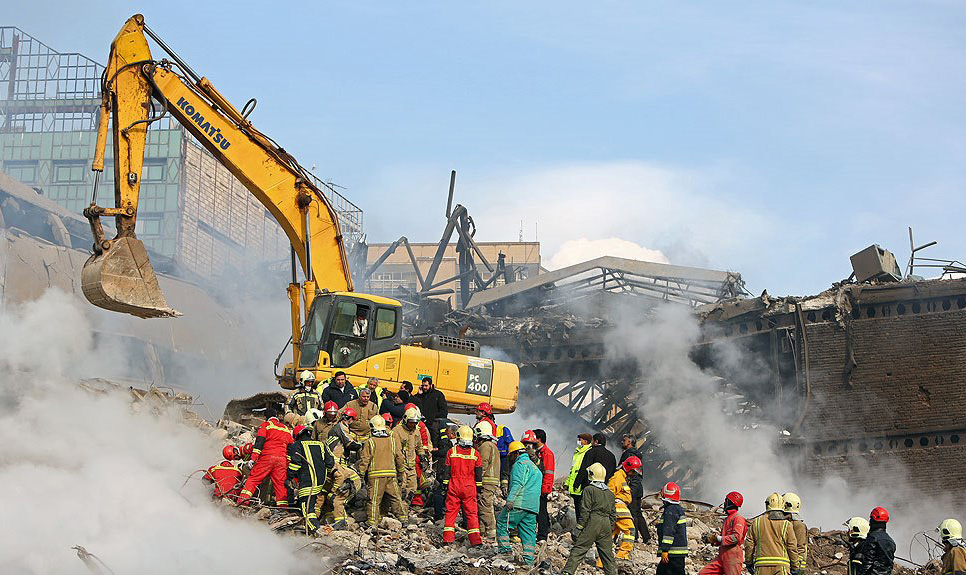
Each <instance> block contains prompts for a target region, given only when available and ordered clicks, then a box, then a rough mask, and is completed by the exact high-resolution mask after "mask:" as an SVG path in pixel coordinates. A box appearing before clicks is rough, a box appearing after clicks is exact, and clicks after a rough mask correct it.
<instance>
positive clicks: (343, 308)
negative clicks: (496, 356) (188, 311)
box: [82, 14, 519, 412]
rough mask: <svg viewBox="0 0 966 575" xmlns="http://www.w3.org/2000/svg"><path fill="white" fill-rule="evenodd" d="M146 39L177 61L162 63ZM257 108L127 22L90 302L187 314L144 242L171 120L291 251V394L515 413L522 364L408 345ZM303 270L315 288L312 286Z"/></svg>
mask: <svg viewBox="0 0 966 575" xmlns="http://www.w3.org/2000/svg"><path fill="white" fill-rule="evenodd" d="M145 35H147V36H150V37H151V38H152V39H153V40H154V41H155V42H156V43H157V44H158V46H160V47H161V48H162V49H163V50H164V51H165V52H166V53H167V54H168V55H169V56H170V57H171V60H170V61H169V60H167V59H162V60H155V59H154V58H152V56H151V51H150V48H149V46H148V41H147V37H146V36H145ZM152 100H153V101H154V102H156V103H157V106H155V105H154V102H152ZM253 103H254V101H250V102H249V104H247V105H246V106H245V107H244V108H243V109H242V111H241V112H239V111H238V110H237V109H236V108H235V107H234V106H232V105H231V104H230V103H229V102H228V101H227V100H226V99H225V98H224V97H223V96H222V95H221V94H220V93H218V91H217V90H215V88H214V87H213V86H212V85H211V83H210V82H209V81H208V79H207V78H203V77H200V76H198V75H197V74H196V73H195V72H194V71H193V70H192V69H191V68H189V67H188V66H187V65H186V64H185V63H184V62H183V61H182V60H181V59H180V58H179V57H178V56H177V55H176V54H175V53H174V52H173V51H172V50H171V49H170V48H168V46H167V45H166V44H165V43H164V42H163V41H162V40H161V39H160V38H158V36H157V35H156V34H155V33H154V32H152V31H151V29H150V28H148V27H147V26H146V25H145V23H144V18H143V16H141V15H140V14H138V15H135V16H133V17H132V18H130V19H129V20H128V21H127V22H126V23H125V24H124V27H123V28H122V29H121V31H120V32H119V33H118V35H117V37H116V38H115V39H114V42H113V44H111V54H110V57H109V59H108V63H107V68H106V71H105V73H104V78H103V86H102V102H101V109H100V119H99V123H98V130H97V147H96V150H95V153H94V161H93V165H92V169H93V170H94V188H95V189H94V197H96V191H97V185H98V180H99V175H100V173H101V172H102V171H103V170H104V148H105V146H106V143H107V139H108V130H109V129H111V128H110V126H109V124H112V126H113V128H112V135H113V145H114V159H115V161H114V186H115V191H114V198H115V207H113V208H105V207H101V206H98V205H96V204H94V203H92V204H91V205H90V206H89V207H88V208H87V209H85V210H84V215H85V216H86V217H87V218H88V219H89V220H90V222H91V230H92V231H93V234H94V254H93V255H92V256H91V258H90V259H89V260H88V261H87V263H86V264H85V265H84V270H83V273H82V287H83V291H84V295H85V296H86V297H87V299H88V300H89V301H90V302H91V303H93V304H94V305H96V306H99V307H102V308H105V309H108V310H112V311H117V312H122V313H128V314H132V315H135V316H138V317H143V318H153V317H172V316H175V315H178V312H176V311H175V310H173V309H171V308H170V307H168V304H167V302H166V300H165V298H164V295H163V294H162V293H161V288H160V286H159V284H158V280H157V278H156V277H155V275H154V270H153V268H152V267H151V263H150V262H149V260H148V255H147V251H146V250H145V248H144V245H143V244H142V243H141V241H140V240H138V239H137V237H136V236H135V232H134V230H135V222H136V219H137V207H138V190H139V186H140V182H141V168H142V164H143V162H144V147H145V136H146V132H147V128H148V125H149V124H150V123H151V122H153V121H156V120H157V119H159V118H160V117H162V116H163V115H165V114H170V115H171V116H172V117H174V118H175V119H176V120H177V121H178V122H180V123H181V124H182V125H183V126H184V127H185V129H186V130H187V131H188V132H190V133H191V135H193V136H194V137H195V138H196V139H197V140H198V141H199V142H201V144H202V145H203V146H204V147H205V148H206V149H207V150H208V151H209V152H211V153H212V155H214V157H215V158H216V159H217V160H218V161H219V162H221V163H222V164H223V165H225V166H226V167H227V168H228V169H229V170H230V171H231V173H232V174H234V176H235V177H236V178H238V180H239V181H241V182H242V183H243V184H244V185H245V187H246V188H247V189H248V190H249V191H250V192H251V193H252V195H254V196H255V197H256V198H257V199H258V200H259V201H260V202H261V203H262V205H264V206H265V208H266V209H267V210H268V211H269V212H270V213H271V214H272V215H273V216H274V217H275V219H276V220H277V221H278V223H279V225H281V227H282V229H283V230H284V231H285V234H286V235H287V236H288V238H289V240H290V241H291V244H292V281H291V283H290V284H289V286H288V298H289V301H290V303H291V316H292V317H291V320H292V342H293V346H292V349H293V361H292V364H291V365H288V366H286V367H285V369H284V370H283V372H282V374H281V375H280V376H279V377H278V381H279V384H280V385H281V386H282V387H284V388H292V387H294V385H295V378H294V374H295V373H296V372H299V371H302V370H306V369H307V370H311V371H313V372H315V373H316V376H317V377H318V378H319V379H323V378H326V377H329V376H331V374H332V373H334V372H335V371H344V372H346V373H347V374H348V375H349V376H355V377H357V378H363V377H370V376H374V377H378V378H379V379H381V380H384V381H393V382H400V381H404V380H409V381H418V380H419V379H421V378H422V377H424V376H431V377H432V378H433V381H434V382H435V384H436V386H437V387H438V388H439V389H440V390H442V391H443V392H444V393H445V395H446V397H447V399H448V400H449V403H450V404H451V406H452V407H453V409H454V410H456V411H472V408H473V407H474V406H476V405H477V404H479V403H480V402H483V401H487V402H489V403H490V404H491V405H492V406H493V408H494V409H495V410H497V411H500V412H509V411H513V410H514V408H515V407H516V399H517V392H518V387H519V371H518V369H517V366H516V365H513V364H510V363H505V362H500V361H494V360H491V359H486V358H480V357H474V356H472V355H468V354H467V351H466V350H469V353H477V354H478V346H476V345H474V344H472V343H471V342H467V341H465V340H452V341H451V340H450V339H451V338H442V337H440V338H430V341H431V342H432V343H430V344H428V345H422V346H416V345H406V344H405V343H404V340H403V334H402V306H401V305H400V303H399V302H398V301H395V300H392V299H389V298H385V297H379V296H374V295H366V294H362V293H357V292H353V290H352V278H351V276H350V273H349V268H348V263H347V258H346V252H345V247H344V245H343V240H342V232H341V231H340V228H339V222H338V219H337V216H336V213H335V211H334V210H333V208H332V206H331V205H330V203H329V201H328V200H327V199H326V197H325V195H324V194H323V193H322V191H321V190H319V189H318V188H317V187H316V186H315V185H314V184H313V182H312V179H311V178H310V177H309V176H308V174H307V173H306V172H305V170H304V169H303V168H302V167H301V166H300V165H299V164H298V162H297V161H296V160H295V158H293V157H292V156H291V155H289V154H288V153H287V152H285V150H283V149H282V148H281V147H280V146H278V145H277V144H276V143H275V142H274V141H273V140H272V139H271V138H269V137H268V136H266V135H264V134H262V133H261V132H259V131H258V130H256V129H255V128H254V127H253V126H252V123H251V122H250V121H249V120H248V115H249V114H250V113H251V110H252V109H254V105H253ZM157 109H160V112H158V113H154V112H153V111H154V110H157ZM101 216H113V217H114V218H115V221H116V227H117V236H116V237H115V238H113V239H106V238H105V233H104V229H103V227H102V225H101V222H100V217H101ZM296 261H297V262H298V264H299V265H300V267H301V268H302V272H303V275H304V278H305V279H304V281H302V282H301V283H300V282H298V275H297V270H296V267H297V264H296ZM303 310H304V315H303ZM303 326H304V327H303ZM447 350H455V351H447ZM461 351H462V353H460V352H461Z"/></svg>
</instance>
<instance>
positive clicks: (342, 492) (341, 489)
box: [335, 481, 352, 495]
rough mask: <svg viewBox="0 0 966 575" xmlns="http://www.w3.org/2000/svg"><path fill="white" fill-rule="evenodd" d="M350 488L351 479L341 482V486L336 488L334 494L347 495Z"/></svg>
mask: <svg viewBox="0 0 966 575" xmlns="http://www.w3.org/2000/svg"><path fill="white" fill-rule="evenodd" d="M350 489H352V482H351V481H346V482H345V483H343V484H342V486H340V487H339V488H338V489H336V491H335V494H336V495H348V494H349V490H350Z"/></svg>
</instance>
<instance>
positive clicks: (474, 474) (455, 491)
mask: <svg viewBox="0 0 966 575" xmlns="http://www.w3.org/2000/svg"><path fill="white" fill-rule="evenodd" d="M482 465H483V464H482V462H481V461H480V452H479V451H477V450H476V449H474V448H473V431H472V430H471V429H470V428H469V427H467V426H465V425H463V426H461V427H460V428H459V430H458V431H457V432H456V445H455V446H453V447H452V448H450V450H449V451H448V452H446V463H445V466H444V467H443V472H444V474H445V475H446V476H447V479H448V480H449V487H448V488H447V490H446V518H445V522H444V523H443V543H454V542H455V541H456V515H457V514H458V513H459V512H460V510H462V511H463V518H464V519H466V530H467V539H469V541H470V545H473V546H475V545H482V544H483V541H482V539H481V537H480V523H479V516H478V515H477V512H478V509H477V505H476V484H477V482H482V481H483V467H482Z"/></svg>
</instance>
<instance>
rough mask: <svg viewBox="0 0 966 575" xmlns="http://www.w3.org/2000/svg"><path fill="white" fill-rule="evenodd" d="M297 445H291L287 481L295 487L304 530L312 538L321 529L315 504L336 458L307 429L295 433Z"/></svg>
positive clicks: (296, 429)
mask: <svg viewBox="0 0 966 575" xmlns="http://www.w3.org/2000/svg"><path fill="white" fill-rule="evenodd" d="M292 437H293V439H294V442H293V443H292V444H291V445H289V446H288V459H289V464H288V473H287V476H288V479H289V480H294V481H295V482H297V484H296V485H295V486H293V487H294V490H295V494H296V500H297V501H298V505H299V510H301V512H302V517H303V518H304V519H305V530H306V531H307V532H308V533H309V534H310V535H311V534H314V533H315V532H316V531H318V529H319V517H318V512H317V509H318V506H317V505H316V502H317V500H318V498H319V496H320V494H321V493H322V487H323V485H324V484H325V482H326V479H327V477H328V472H329V469H331V468H332V465H333V463H334V462H333V458H332V453H331V452H329V448H328V447H327V446H326V445H325V443H324V442H322V441H316V440H314V439H312V430H311V429H310V428H308V427H305V426H299V427H296V428H295V429H294V430H293V431H292Z"/></svg>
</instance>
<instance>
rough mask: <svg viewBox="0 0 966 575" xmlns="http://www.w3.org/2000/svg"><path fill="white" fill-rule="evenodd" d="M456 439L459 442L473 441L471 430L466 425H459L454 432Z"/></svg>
mask: <svg viewBox="0 0 966 575" xmlns="http://www.w3.org/2000/svg"><path fill="white" fill-rule="evenodd" d="M456 438H457V439H459V440H461V441H473V430H472V429H470V427H469V426H468V425H461V426H460V428H459V429H458V430H457V431H456Z"/></svg>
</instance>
